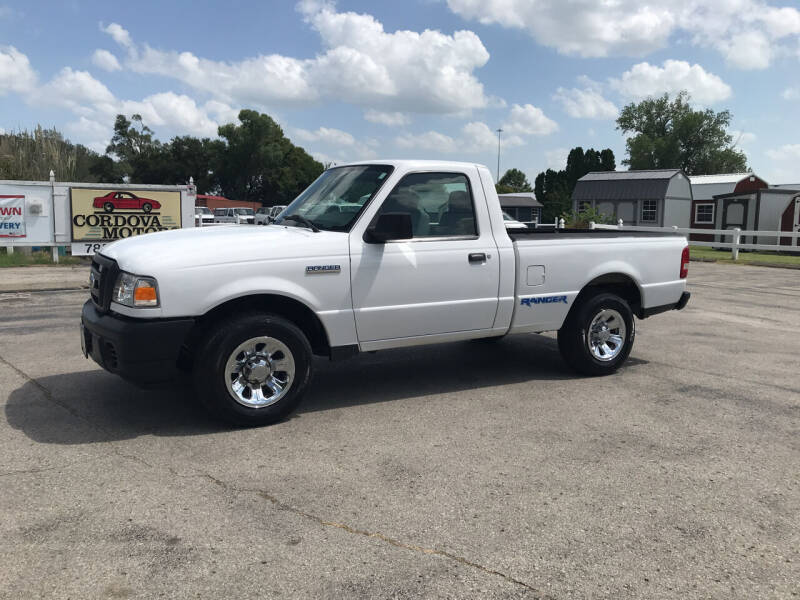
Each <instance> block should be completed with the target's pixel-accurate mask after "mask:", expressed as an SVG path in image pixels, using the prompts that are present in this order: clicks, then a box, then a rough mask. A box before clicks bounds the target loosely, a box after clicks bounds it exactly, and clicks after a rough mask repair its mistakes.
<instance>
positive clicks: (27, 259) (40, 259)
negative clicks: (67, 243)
mask: <svg viewBox="0 0 800 600" xmlns="http://www.w3.org/2000/svg"><path fill="white" fill-rule="evenodd" d="M82 264H84V260H83V259H82V258H80V257H78V256H69V255H67V256H59V257H58V265H59V266H62V265H82ZM31 265H55V263H54V262H53V254H52V252H51V251H50V250H44V251H41V252H32V253H30V254H23V253H22V250H21V249H20V248H16V249H15V251H14V253H13V254H9V253H8V251H7V250H6V249H5V248H0V268H2V267H29V266H31Z"/></svg>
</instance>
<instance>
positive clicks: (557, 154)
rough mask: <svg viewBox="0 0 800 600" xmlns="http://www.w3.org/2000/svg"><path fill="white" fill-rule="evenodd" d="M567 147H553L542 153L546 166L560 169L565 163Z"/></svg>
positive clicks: (567, 152) (556, 169) (555, 169)
mask: <svg viewBox="0 0 800 600" xmlns="http://www.w3.org/2000/svg"><path fill="white" fill-rule="evenodd" d="M568 154H569V149H568V148H554V149H553V150H548V151H547V152H545V153H544V156H545V160H546V162H547V168H548V169H553V170H554V171H560V170H562V169H563V168H564V167H565V166H566V165H567V155H568Z"/></svg>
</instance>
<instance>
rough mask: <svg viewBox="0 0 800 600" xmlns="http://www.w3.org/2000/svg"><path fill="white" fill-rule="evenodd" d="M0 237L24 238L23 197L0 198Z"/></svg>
mask: <svg viewBox="0 0 800 600" xmlns="http://www.w3.org/2000/svg"><path fill="white" fill-rule="evenodd" d="M0 237H12V238H24V237H25V196H0Z"/></svg>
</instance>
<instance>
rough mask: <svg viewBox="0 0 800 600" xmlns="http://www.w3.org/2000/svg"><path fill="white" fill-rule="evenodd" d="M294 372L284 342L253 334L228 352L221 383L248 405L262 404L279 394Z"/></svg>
mask: <svg viewBox="0 0 800 600" xmlns="http://www.w3.org/2000/svg"><path fill="white" fill-rule="evenodd" d="M294 375H295V365H294V357H293V356H292V352H291V350H289V348H288V346H286V344H284V343H283V342H281V341H280V340H277V339H275V338H272V337H254V338H250V339H249V340H247V341H246V342H243V343H241V344H239V346H238V347H237V348H236V349H235V350H234V351H233V352H231V355H230V356H229V357H228V362H227V363H226V364H225V385H226V386H227V387H228V392H229V393H230V395H231V396H233V399H234V400H236V401H237V402H238V403H239V404H242V405H244V406H247V407H248V408H264V407H265V406H270V405H272V404H275V403H276V402H277V401H278V400H280V399H281V398H283V397H284V396H285V395H286V393H287V392H288V391H289V388H290V387H291V386H292V382H293V381H294Z"/></svg>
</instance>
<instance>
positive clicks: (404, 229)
mask: <svg viewBox="0 0 800 600" xmlns="http://www.w3.org/2000/svg"><path fill="white" fill-rule="evenodd" d="M413 237H414V230H413V229H412V227H411V215H410V214H408V213H383V214H382V215H380V216H379V217H378V220H377V221H375V222H374V223H373V224H372V225H371V226H370V227H369V228H368V229H367V231H366V232H365V233H364V241H365V242H367V243H368V244H383V243H386V242H391V241H396V240H410V239H411V238H413Z"/></svg>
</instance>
